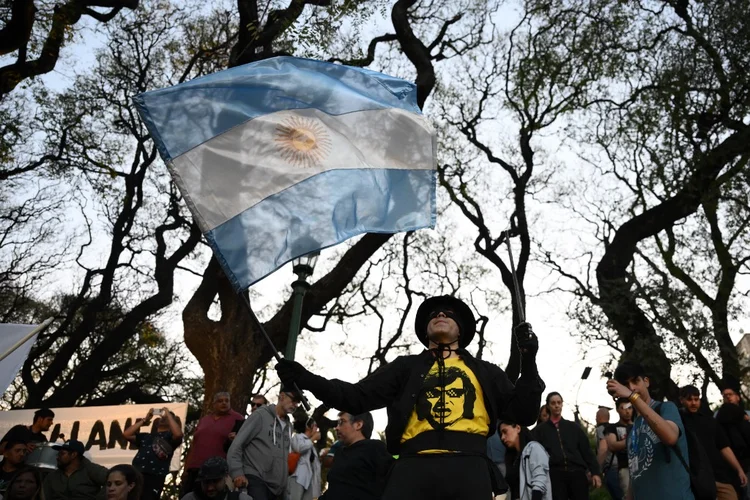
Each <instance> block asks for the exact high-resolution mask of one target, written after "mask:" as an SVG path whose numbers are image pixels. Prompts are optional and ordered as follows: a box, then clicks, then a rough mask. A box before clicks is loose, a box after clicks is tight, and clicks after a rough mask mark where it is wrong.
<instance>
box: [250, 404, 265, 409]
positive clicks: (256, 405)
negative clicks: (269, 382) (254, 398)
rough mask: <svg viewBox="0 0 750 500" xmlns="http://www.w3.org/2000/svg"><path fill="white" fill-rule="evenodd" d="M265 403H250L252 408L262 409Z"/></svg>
mask: <svg viewBox="0 0 750 500" xmlns="http://www.w3.org/2000/svg"><path fill="white" fill-rule="evenodd" d="M261 406H263V403H250V408H260V407H261Z"/></svg>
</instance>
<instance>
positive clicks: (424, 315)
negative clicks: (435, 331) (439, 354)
mask: <svg viewBox="0 0 750 500" xmlns="http://www.w3.org/2000/svg"><path fill="white" fill-rule="evenodd" d="M442 307H445V308H449V309H451V310H452V311H453V312H454V313H455V314H456V317H457V318H458V321H456V323H458V328H459V331H460V332H461V337H460V338H459V339H458V346H459V347H462V348H464V347H466V346H468V345H469V344H471V341H472V339H473V338H474V332H475V331H476V328H477V321H476V319H474V313H473V312H471V308H470V307H469V306H468V305H466V303H465V302H464V301H462V300H461V299H457V298H456V297H453V296H451V295H441V296H439V297H430V298H429V299H426V300H425V301H424V302H422V304H421V305H420V306H419V309H417V318H416V319H415V320H414V330H415V331H416V332H417V338H419V341H420V342H422V345H424V346H425V347H429V343H428V342H427V324H428V323H429V322H430V313H432V312H433V311H434V310H435V309H437V308H442Z"/></svg>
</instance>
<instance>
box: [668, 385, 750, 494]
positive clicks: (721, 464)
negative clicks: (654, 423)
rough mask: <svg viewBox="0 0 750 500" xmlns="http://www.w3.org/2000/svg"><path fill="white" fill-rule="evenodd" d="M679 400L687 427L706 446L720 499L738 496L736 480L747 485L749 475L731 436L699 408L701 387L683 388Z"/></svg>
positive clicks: (739, 484) (738, 483)
mask: <svg viewBox="0 0 750 500" xmlns="http://www.w3.org/2000/svg"><path fill="white" fill-rule="evenodd" d="M680 404H681V405H682V408H683V409H682V411H681V412H680V414H681V415H682V421H683V422H684V423H685V428H686V429H687V430H688V431H690V432H692V433H694V434H695V435H696V437H697V438H698V440H699V441H700V443H701V446H703V449H704V450H706V455H707V457H708V461H709V462H710V464H711V470H712V471H713V474H714V481H716V498H717V500H737V492H736V491H735V487H734V486H733V484H737V485H738V486H743V487H744V486H745V485H746V484H747V476H746V475H745V471H744V470H743V469H742V466H741V465H740V463H739V462H738V461H737V457H735V456H734V452H732V448H730V447H729V440H728V439H727V436H726V434H724V431H723V430H722V429H721V428H720V427H719V426H718V424H717V423H716V420H714V419H713V418H711V416H710V415H706V414H705V413H703V412H701V411H700V406H701V391H700V390H699V389H698V388H697V387H695V386H694V385H686V386H685V387H681V388H680Z"/></svg>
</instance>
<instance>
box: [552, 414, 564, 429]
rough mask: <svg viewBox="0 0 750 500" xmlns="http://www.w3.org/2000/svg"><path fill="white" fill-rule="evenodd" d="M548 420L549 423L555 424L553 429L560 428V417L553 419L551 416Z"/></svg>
mask: <svg viewBox="0 0 750 500" xmlns="http://www.w3.org/2000/svg"><path fill="white" fill-rule="evenodd" d="M549 419H550V421H551V422H552V423H553V424H555V427H560V420H562V415H560V416H559V417H557V418H555V417H553V416H550V417H549Z"/></svg>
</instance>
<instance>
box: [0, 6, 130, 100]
mask: <svg viewBox="0 0 750 500" xmlns="http://www.w3.org/2000/svg"><path fill="white" fill-rule="evenodd" d="M40 4H41V9H40V8H38V5H40ZM136 7H138V0H93V1H87V0H68V1H66V2H64V3H59V4H58V3H56V2H49V1H38V2H34V0H12V1H11V2H10V3H9V4H6V5H5V6H4V7H2V8H1V9H0V19H1V20H2V21H3V25H4V26H3V28H2V29H0V55H8V54H13V53H15V54H16V60H15V62H13V63H10V64H6V65H4V66H2V67H0V102H1V101H2V100H3V99H4V98H5V96H6V95H7V94H8V93H10V92H11V91H12V90H13V89H15V88H16V87H17V86H18V84H19V83H21V82H22V81H24V80H27V79H30V78H34V77H36V76H39V75H43V74H45V73H49V72H50V71H52V70H53V69H55V66H56V64H57V61H58V59H59V57H60V50H61V49H62V47H63V45H65V43H66V42H67V41H68V40H69V38H70V36H71V29H72V28H74V27H75V25H76V24H77V23H78V22H79V21H80V20H81V17H83V16H88V17H91V18H92V19H95V20H97V21H99V22H101V23H107V22H108V21H110V20H112V19H113V18H114V17H115V16H116V15H117V14H118V13H119V12H120V11H121V10H122V9H123V8H127V9H135V8H136ZM97 8H104V9H109V10H107V11H106V12H101V11H99V10H96V9H97ZM34 55H36V58H35V59H32V57H34Z"/></svg>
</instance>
